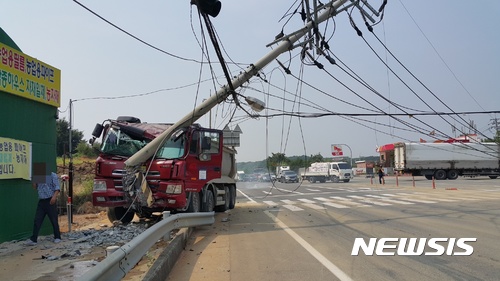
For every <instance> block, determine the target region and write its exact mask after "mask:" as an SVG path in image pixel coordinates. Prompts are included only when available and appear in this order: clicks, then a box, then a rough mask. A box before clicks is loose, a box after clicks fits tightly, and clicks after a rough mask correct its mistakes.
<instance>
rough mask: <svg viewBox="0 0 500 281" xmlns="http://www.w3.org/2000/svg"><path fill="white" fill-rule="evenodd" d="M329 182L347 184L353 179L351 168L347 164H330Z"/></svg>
mask: <svg viewBox="0 0 500 281" xmlns="http://www.w3.org/2000/svg"><path fill="white" fill-rule="evenodd" d="M329 168H330V171H329V172H330V180H331V181H332V182H339V181H343V182H349V181H350V180H351V179H353V178H354V176H353V174H352V167H351V165H350V164H349V163H347V162H330V167H329Z"/></svg>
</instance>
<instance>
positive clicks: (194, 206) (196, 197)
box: [187, 192, 201, 213]
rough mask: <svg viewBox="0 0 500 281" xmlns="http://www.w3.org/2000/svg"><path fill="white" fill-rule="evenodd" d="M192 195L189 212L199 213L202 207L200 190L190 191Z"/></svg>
mask: <svg viewBox="0 0 500 281" xmlns="http://www.w3.org/2000/svg"><path fill="white" fill-rule="evenodd" d="M190 197H191V198H190V199H189V206H188V208H187V211H188V213H199V212H200V209H201V205H200V201H201V200H200V194H199V193H198V192H190Z"/></svg>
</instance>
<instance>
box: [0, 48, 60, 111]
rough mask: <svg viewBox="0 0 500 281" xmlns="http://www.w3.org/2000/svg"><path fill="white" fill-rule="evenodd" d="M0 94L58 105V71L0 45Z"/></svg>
mask: <svg viewBox="0 0 500 281" xmlns="http://www.w3.org/2000/svg"><path fill="white" fill-rule="evenodd" d="M0 91H4V92H7V93H11V94H14V95H18V96H21V97H24V98H27V99H31V100H35V101H38V102H41V103H45V104H49V105H52V106H55V107H59V106H60V105H61V71H60V70H59V69H57V68H55V67H52V66H50V65H48V64H46V63H44V62H41V61H39V60H37V59H34V58H32V57H30V56H28V55H25V54H24V53H22V52H19V51H17V50H15V49H12V48H10V47H9V46H7V45H4V44H2V43H0Z"/></svg>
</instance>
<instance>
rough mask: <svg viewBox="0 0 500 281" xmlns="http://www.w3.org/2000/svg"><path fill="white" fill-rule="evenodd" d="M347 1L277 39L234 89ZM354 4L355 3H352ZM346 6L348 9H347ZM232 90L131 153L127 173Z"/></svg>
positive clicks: (324, 9) (234, 82) (331, 4)
mask: <svg viewBox="0 0 500 281" xmlns="http://www.w3.org/2000/svg"><path fill="white" fill-rule="evenodd" d="M345 2H347V0H336V1H331V2H329V3H328V4H325V5H323V6H322V7H321V8H320V9H321V10H322V12H321V14H319V15H318V16H317V22H312V21H309V22H308V23H307V24H306V25H305V26H304V27H303V28H301V29H299V30H297V31H295V32H293V33H291V34H289V35H286V36H283V37H281V38H279V39H278V40H276V42H279V43H278V44H277V47H276V48H275V49H273V50H272V51H271V52H269V53H268V54H267V55H265V56H264V57H262V58H261V59H260V60H259V61H257V62H256V63H255V64H253V65H250V66H249V67H248V68H247V69H246V70H245V71H244V72H242V73H241V74H240V75H239V76H237V77H235V78H234V79H233V80H232V81H231V83H232V87H233V89H236V88H238V87H240V86H241V85H243V83H245V82H247V81H248V80H250V78H252V77H253V76H254V75H256V74H257V73H258V72H259V71H260V70H261V69H262V68H264V67H265V66H266V65H268V64H269V63H270V62H271V61H273V60H274V59H276V58H277V57H278V56H279V55H281V54H282V53H284V52H287V51H290V50H292V49H293V48H294V45H293V44H294V43H295V42H297V41H298V40H299V39H300V38H301V37H302V36H304V35H305V34H307V33H308V32H309V31H310V30H312V29H313V28H314V27H315V26H317V25H318V24H319V23H321V22H324V21H326V20H327V19H329V18H331V17H333V16H335V15H337V14H338V13H339V12H340V11H339V8H340V7H341V6H342V5H343V4H344V3H345ZM351 7H352V6H351ZM344 9H345V8H344ZM231 94H232V93H231V91H230V87H229V85H225V86H223V87H222V88H221V89H220V90H219V91H217V93H215V94H214V95H212V96H211V97H210V98H208V99H206V100H205V101H204V102H202V103H201V104H200V105H199V106H197V107H196V108H195V109H194V110H193V111H192V112H190V113H189V114H187V115H186V116H184V117H183V118H182V119H180V120H179V121H178V122H177V123H175V124H174V125H173V126H172V127H170V128H169V129H167V130H166V131H165V132H163V133H162V134H161V135H159V136H158V137H157V138H155V139H154V140H153V141H151V142H150V143H149V144H148V145H146V146H145V147H144V148H142V149H141V150H140V151H138V152H137V153H135V154H134V155H132V156H131V157H130V158H129V159H128V160H127V161H125V165H126V169H127V175H130V174H131V173H134V172H135V171H136V168H137V166H138V165H141V164H142V163H144V162H145V161H146V160H148V159H149V158H151V157H152V156H153V155H154V154H155V153H156V151H157V150H158V148H159V147H160V146H161V145H162V144H163V142H164V141H165V140H167V139H168V138H170V136H171V135H172V134H173V133H174V132H176V131H177V130H179V129H180V128H183V127H187V126H189V125H192V124H193V123H194V122H196V121H197V120H198V119H199V118H201V117H202V116H203V115H205V114H206V113H208V112H209V111H210V110H211V109H212V108H213V107H215V106H216V105H217V104H219V103H221V102H223V101H224V100H226V98H227V97H228V96H230V95H231Z"/></svg>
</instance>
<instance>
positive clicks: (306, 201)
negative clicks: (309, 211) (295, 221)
mask: <svg viewBox="0 0 500 281" xmlns="http://www.w3.org/2000/svg"><path fill="white" fill-rule="evenodd" d="M297 200H299V201H301V202H304V203H311V204H312V203H316V202H315V201H313V200H309V199H297Z"/></svg>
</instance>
